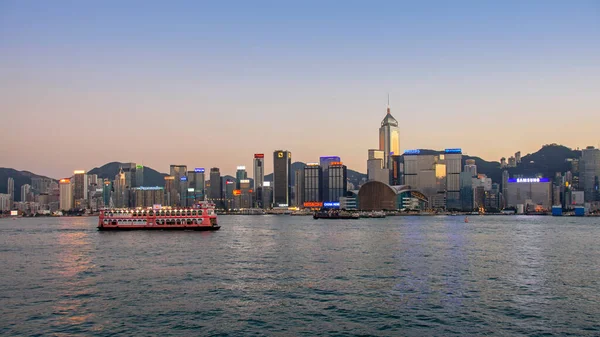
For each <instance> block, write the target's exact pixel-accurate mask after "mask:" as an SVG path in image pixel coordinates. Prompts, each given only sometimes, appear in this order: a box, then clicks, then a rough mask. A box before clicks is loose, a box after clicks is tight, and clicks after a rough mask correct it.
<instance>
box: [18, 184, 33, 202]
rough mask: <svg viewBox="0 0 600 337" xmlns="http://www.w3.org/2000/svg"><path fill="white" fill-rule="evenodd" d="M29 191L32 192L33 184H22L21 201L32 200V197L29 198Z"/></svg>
mask: <svg viewBox="0 0 600 337" xmlns="http://www.w3.org/2000/svg"><path fill="white" fill-rule="evenodd" d="M29 193H31V185H29V184H24V185H21V201H32V200H30V199H31V198H29Z"/></svg>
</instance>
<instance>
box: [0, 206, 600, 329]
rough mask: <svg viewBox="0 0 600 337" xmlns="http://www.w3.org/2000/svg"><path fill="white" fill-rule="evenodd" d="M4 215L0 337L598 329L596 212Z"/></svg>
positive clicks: (0, 225) (0, 223)
mask: <svg viewBox="0 0 600 337" xmlns="http://www.w3.org/2000/svg"><path fill="white" fill-rule="evenodd" d="M219 223H220V224H221V225H222V228H221V230H220V231H217V232H154V231H152V232H117V233H113V232H98V231H97V230H96V228H95V226H96V218H81V217H78V218H22V219H16V220H11V219H1V220H0V266H2V272H1V274H0V303H1V305H0V335H3V336H12V335H39V336H48V335H59V336H60V335H68V336H73V335H81V336H109V335H115V334H119V335H127V336H133V335H135V336H142V335H156V336H170V335H182V336H194V335H198V336H200V335H202V336H205V335H234V336H246V335H279V336H289V335H307V336H318V335H393V336H398V335H408V336H426V335H428V336H431V335H437V336H440V335H444V336H447V335H485V334H499V335H511V336H516V335H529V336H531V335H534V336H536V335H577V336H581V335H596V336H597V335H600V319H599V317H600V249H599V248H600V218H574V217H569V218H560V217H556V218H553V217H549V216H541V217H533V216H498V217H494V216H473V217H470V218H469V223H465V222H464V221H463V218H462V217H456V216H454V217H453V216H439V217H437V216H431V217H388V218H384V219H360V220H351V221H344V220H339V221H337V220H314V219H312V217H300V216H296V217H291V216H284V215H281V216H276V215H270V216H269V215H267V216H221V217H219Z"/></svg>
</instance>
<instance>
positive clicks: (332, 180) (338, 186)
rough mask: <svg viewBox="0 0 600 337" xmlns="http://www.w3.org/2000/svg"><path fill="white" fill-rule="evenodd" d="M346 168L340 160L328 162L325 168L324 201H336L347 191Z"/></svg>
mask: <svg viewBox="0 0 600 337" xmlns="http://www.w3.org/2000/svg"><path fill="white" fill-rule="evenodd" d="M347 184H348V180H347V169H346V165H344V164H342V162H333V163H330V165H329V169H328V170H327V187H326V189H325V191H326V193H327V197H326V199H325V200H324V201H329V202H338V201H339V200H340V197H343V196H345V195H346V191H347V186H348V185H347Z"/></svg>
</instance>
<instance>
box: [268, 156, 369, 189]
mask: <svg viewBox="0 0 600 337" xmlns="http://www.w3.org/2000/svg"><path fill="white" fill-rule="evenodd" d="M304 166H306V164H305V163H302V162H294V163H292V176H291V177H290V180H291V184H292V185H294V184H295V182H296V176H295V175H294V172H296V171H297V170H303V169H304ZM347 174H348V181H350V182H351V183H352V184H353V185H354V186H355V187H358V185H359V184H360V183H361V180H362V179H363V178H364V179H366V178H367V175H366V174H364V173H360V172H357V171H354V170H351V169H347ZM265 181H273V173H270V174H267V175H266V176H265Z"/></svg>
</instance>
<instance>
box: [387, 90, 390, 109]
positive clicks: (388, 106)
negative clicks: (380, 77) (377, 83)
mask: <svg viewBox="0 0 600 337" xmlns="http://www.w3.org/2000/svg"><path fill="white" fill-rule="evenodd" d="M387 113H388V114H390V113H391V112H390V93H389V92H388V104H387Z"/></svg>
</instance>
